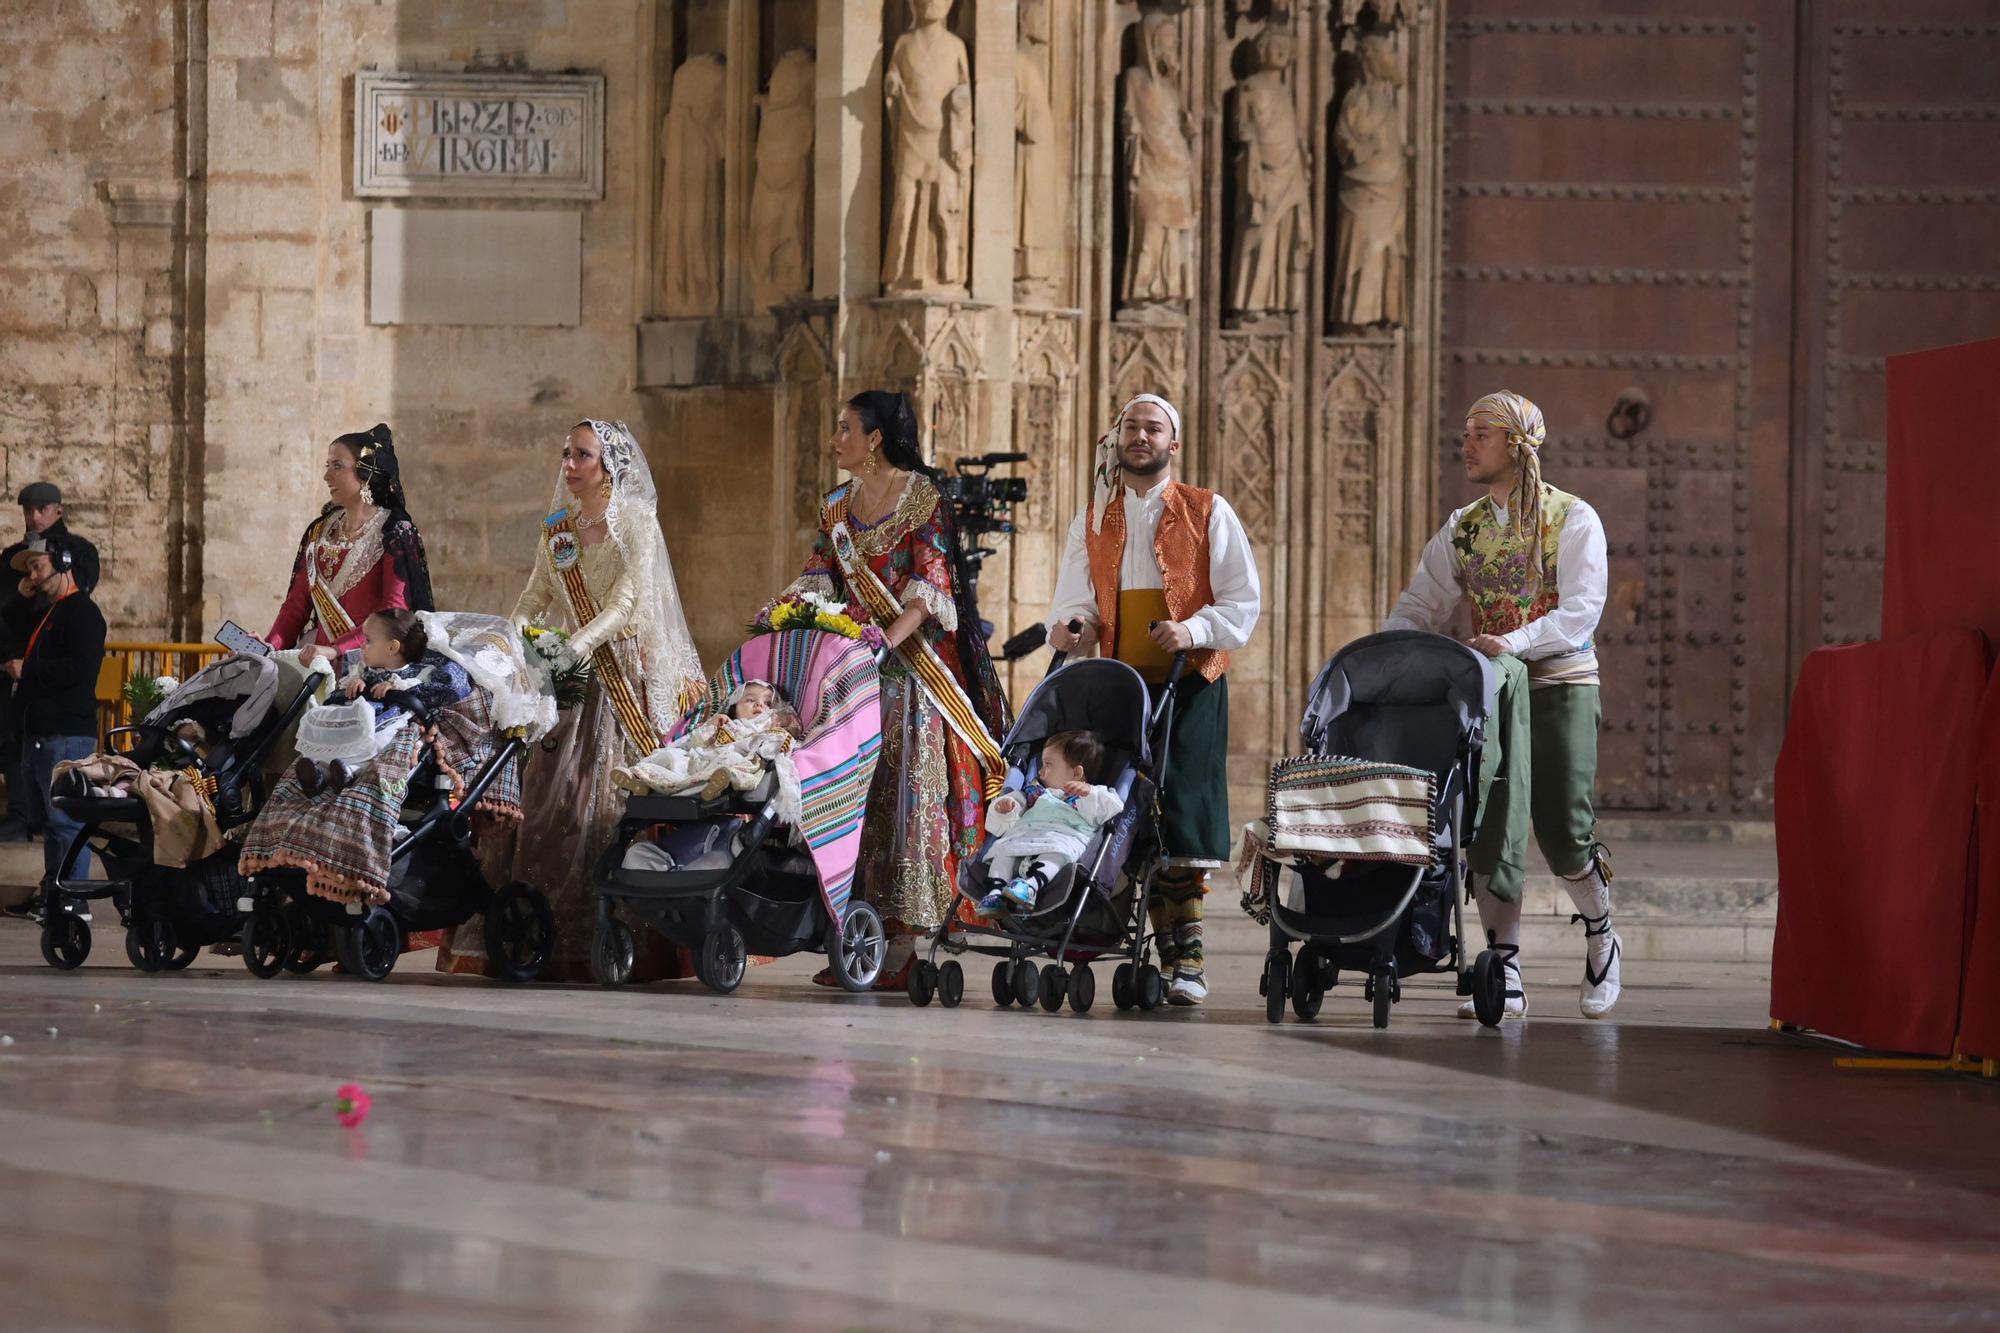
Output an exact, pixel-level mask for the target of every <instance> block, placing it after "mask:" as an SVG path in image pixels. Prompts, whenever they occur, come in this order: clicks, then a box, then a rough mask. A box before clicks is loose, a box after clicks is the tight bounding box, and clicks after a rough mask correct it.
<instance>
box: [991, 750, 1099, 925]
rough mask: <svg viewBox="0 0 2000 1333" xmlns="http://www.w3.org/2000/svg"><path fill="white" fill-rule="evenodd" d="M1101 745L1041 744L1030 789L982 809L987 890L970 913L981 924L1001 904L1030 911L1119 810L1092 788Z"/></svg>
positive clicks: (996, 799) (995, 800) (1003, 796)
mask: <svg viewBox="0 0 2000 1333" xmlns="http://www.w3.org/2000/svg"><path fill="white" fill-rule="evenodd" d="M1103 766H1104V742H1103V741H1102V740H1101V739H1099V738H1098V737H1097V736H1095V735H1093V734H1092V733H1090V732H1088V731H1063V732H1058V733H1057V734H1055V735H1053V736H1051V737H1049V738H1048V740H1046V741H1044V742H1043V743H1042V764H1041V772H1040V773H1039V774H1038V775H1037V777H1038V779H1039V780H1038V781H1036V782H1032V783H1029V784H1028V785H1027V786H1025V787H1024V788H1022V789H1021V790H1019V791H1003V792H1001V793H1000V794H999V795H998V796H996V797H994V798H993V800H992V802H991V803H990V804H988V805H987V807H986V831H987V832H988V833H990V834H993V835H994V840H993V843H992V845H991V847H989V848H988V850H987V856H986V876H987V883H989V884H991V885H992V886H993V887H992V889H991V890H990V891H989V892H988V893H987V894H986V896H985V897H983V898H981V899H980V900H979V904H978V906H977V907H976V908H975V909H974V910H975V911H976V912H977V913H978V915H979V917H980V918H981V919H982V920H991V919H992V918H993V917H995V916H997V915H999V913H1000V910H1001V905H1002V904H1003V903H1006V904H1011V905H1012V906H1014V907H1016V908H1024V909H1025V908H1032V907H1033V906H1034V905H1035V899H1036V897H1037V896H1038V895H1039V894H1040V893H1041V891H1042V890H1043V889H1044V888H1046V887H1047V886H1048V883H1049V881H1050V879H1052V878H1053V877H1054V876H1055V873H1056V872H1057V871H1058V870H1061V869H1062V868H1063V867H1064V866H1066V865H1069V864H1070V863H1071V862H1073V861H1075V860H1076V858H1077V857H1078V856H1079V855H1080V854H1082V852H1083V850H1084V848H1085V847H1086V846H1087V845H1088V844H1089V842H1090V836H1091V835H1092V834H1093V833H1095V832H1096V831H1097V830H1098V829H1100V828H1102V827H1104V825H1106V824H1108V823H1110V822H1111V820H1112V819H1113V818H1115V817H1116V816H1117V814H1118V812H1119V811H1121V810H1123V809H1124V808H1125V799H1124V798H1123V797H1121V796H1120V795H1119V794H1118V793H1117V792H1115V791H1113V790H1111V789H1110V788H1109V787H1100V786H1094V785H1092V784H1093V783H1095V782H1096V780H1097V775H1098V773H1099V772H1100V771H1101V770H1102V768H1103Z"/></svg>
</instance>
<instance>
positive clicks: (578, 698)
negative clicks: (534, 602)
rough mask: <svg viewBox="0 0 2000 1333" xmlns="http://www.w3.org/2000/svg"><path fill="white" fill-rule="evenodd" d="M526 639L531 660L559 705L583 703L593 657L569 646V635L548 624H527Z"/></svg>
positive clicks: (571, 705) (570, 705) (523, 635)
mask: <svg viewBox="0 0 2000 1333" xmlns="http://www.w3.org/2000/svg"><path fill="white" fill-rule="evenodd" d="M521 637H522V639H524V640H525V641H526V642H527V647H528V661H529V662H531V663H533V664H534V666H535V667H536V669H538V670H539V671H540V672H541V673H542V676H543V678H544V679H545V680H546V681H547V684H548V690H549V693H550V694H553V695H555V697H556V707H557V708H574V707H576V706H577V705H578V704H580V703H582V702H583V695H584V691H585V690H586V689H587V688H589V685H590V659H589V658H587V657H581V656H579V655H578V654H577V652H576V650H575V649H574V648H571V647H570V646H569V634H568V633H567V632H566V631H564V630H559V629H550V628H549V627H548V626H546V625H528V626H525V627H524V628H523V629H522V630H521Z"/></svg>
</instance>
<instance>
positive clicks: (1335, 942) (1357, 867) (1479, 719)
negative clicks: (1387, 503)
mask: <svg viewBox="0 0 2000 1333" xmlns="http://www.w3.org/2000/svg"><path fill="white" fill-rule="evenodd" d="M1493 688H1494V672H1493V667H1492V665H1491V663H1489V662H1488V661H1487V660H1486V658H1484V657H1483V656H1481V655H1480V654H1478V653H1476V652H1474V651H1473V650H1472V649H1470V648H1468V647H1466V646H1465V645H1464V644H1462V643H1459V642H1457V641H1456V640H1454V639H1451V638H1448V637H1446V636H1445V635H1442V634H1429V633H1424V632H1422V631H1417V630H1395V631H1391V632H1389V633H1385V634H1375V635H1370V636H1369V637H1367V638H1364V639H1357V640H1356V641H1355V642H1353V643H1351V644H1349V645H1347V647H1345V648H1343V649H1341V650H1340V651H1339V652H1338V653H1335V654H1334V656H1333V659H1332V660H1331V661H1329V662H1328V663H1327V664H1326V666H1325V667H1324V668H1323V669H1322V670H1321V671H1320V673H1319V676H1318V677H1317V678H1316V679H1315V680H1314V681H1313V685H1312V694H1311V698H1310V701H1309V702H1308V703H1307V705H1306V712H1305V717H1304V719H1303V721H1301V723H1300V724H1299V731H1300V734H1301V735H1302V736H1303V737H1304V740H1305V744H1306V750H1307V752H1308V753H1310V754H1315V755H1327V756H1334V755H1339V756H1352V757H1354V758H1357V759H1366V760H1372V761H1376V762H1379V763H1389V764H1400V765H1406V766H1408V767H1410V768H1415V769H1423V770H1425V771H1427V772H1429V773H1430V774H1431V775H1432V778H1433V785H1432V793H1433V798H1434V801H1435V805H1434V808H1433V811H1432V820H1431V833H1432V847H1433V855H1432V857H1431V860H1430V863H1429V864H1427V865H1418V866H1409V865H1404V864H1399V863H1394V862H1383V861H1365V860H1347V861H1344V862H1341V863H1339V864H1338V865H1337V866H1336V865H1331V864H1328V863H1326V862H1325V861H1324V860H1321V859H1314V858H1310V857H1301V858H1295V859H1293V860H1292V861H1291V862H1290V863H1289V864H1288V865H1280V864H1279V863H1278V862H1277V861H1275V860H1270V859H1265V860H1263V861H1262V862H1261V873H1262V874H1263V875H1264V890H1265V892H1264V895H1263V896H1264V898H1265V901H1266V902H1267V903H1268V904H1269V906H1270V913H1271V949H1270V952H1269V954H1267V955H1266V957H1265V961H1264V977H1263V983H1262V986H1261V990H1262V992H1263V995H1264V1005H1265V1017H1266V1018H1268V1019H1269V1020H1270V1021H1271V1022H1273V1023H1275V1022H1277V1021H1278V1020H1279V1018H1280V1017H1281V1016H1282V1014H1283V1013H1284V1007H1285V1000H1286V999H1287V998H1288V997H1289V998H1290V1000H1291V1002H1292V1010H1293V1012H1294V1013H1296V1014H1297V1015H1298V1016H1299V1017H1300V1018H1302V1019H1311V1018H1313V1017H1314V1016H1316V1015H1317V1014H1318V1013H1319V1008H1320V1002H1321V1001H1322V1000H1323V999H1324V998H1325V995H1326V992H1327V990H1328V989H1330V988H1331V987H1333V986H1334V985H1335V984H1336V983H1337V982H1338V980H1339V976H1340V973H1341V972H1342V971H1350V972H1359V973H1361V974H1362V975H1363V977H1364V980H1363V982H1362V994H1363V996H1364V998H1366V999H1368V1000H1369V1001H1371V1002H1372V1003H1373V1006H1374V1021H1375V1026H1376V1027H1378V1028H1386V1027H1387V1026H1389V1010H1390V1006H1391V1005H1393V1004H1395V1002H1396V1001H1397V1000H1399V999H1400V998H1402V978H1404V977H1406V976H1412V975H1416V974H1419V973H1425V972H1445V971H1455V972H1457V973H1458V993H1459V994H1460V995H1470V996H1471V997H1472V1000H1473V1005H1474V1008H1475V1010H1476V1012H1477V1014H1478V1017H1479V1021H1480V1022H1481V1023H1483V1024H1485V1025H1487V1026H1488V1027H1492V1026H1494V1025H1496V1024H1498V1023H1499V1021H1500V1010H1501V1005H1502V1004H1503V1002H1504V996H1503V991H1504V989H1505V986H1506V978H1505V969H1504V968H1503V966H1502V963H1501V959H1500V957H1499V955H1498V954H1496V953H1495V952H1494V951H1493V950H1492V949H1487V950H1483V951H1481V952H1480V953H1479V955H1478V957H1477V958H1476V960H1474V961H1473V962H1472V963H1471V965H1470V966H1469V967H1468V966H1467V964H1466V956H1467V955H1466V950H1465V948H1464V939H1465V926H1464V902H1465V898H1466V892H1465V885H1466V879H1465V857H1466V849H1467V848H1468V847H1469V846H1470V845H1471V843H1472V838H1473V831H1474V830H1475V829H1476V828H1477V826H1478V814H1479V811H1478V800H1479V760H1480V753H1481V750H1482V749H1483V746H1484V743H1485V734H1486V716H1487V710H1488V707H1489V701H1490V700H1491V698H1492V694H1493ZM1293 940H1298V941H1300V945H1301V947H1300V949H1299V953H1298V958H1297V960H1296V961H1294V960H1293V958H1292V957H1291V954H1290V952H1289V945H1290V944H1291V942H1292V941H1293Z"/></svg>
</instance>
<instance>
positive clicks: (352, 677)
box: [292, 606, 472, 796]
mask: <svg viewBox="0 0 2000 1333" xmlns="http://www.w3.org/2000/svg"><path fill="white" fill-rule="evenodd" d="M362 630H363V632H364V633H365V634H366V636H367V637H366V638H365V639H364V640H363V642H362V645H361V661H360V664H359V665H358V666H356V667H355V668H354V669H353V670H352V671H351V672H349V673H348V675H347V678H346V679H344V680H343V681H341V683H340V685H339V686H338V692H339V693H340V694H341V695H342V696H343V697H344V698H345V700H346V702H344V703H337V704H336V703H326V704H320V705H319V706H318V707H316V708H313V709H311V710H309V711H308V712H307V713H306V715H305V718H304V720H303V721H302V722H300V724H299V762H298V764H297V765H296V766H295V767H294V768H293V770H292V773H293V776H294V777H296V778H297V779H298V784H299V789H300V790H301V791H303V792H304V793H305V794H306V795H307V796H317V795H318V794H319V790H320V788H321V786H322V785H324V786H326V787H329V788H330V789H331V790H333V791H339V790H340V789H341V788H342V787H345V786H346V785H347V782H348V779H349V778H351V777H353V776H354V770H353V769H352V768H351V767H350V766H349V761H350V760H352V761H354V762H356V763H358V762H362V761H364V760H367V759H370V758H373V757H374V755H375V753H376V752H377V751H379V750H380V749H381V748H382V746H383V744H385V743H386V741H387V739H388V737H389V736H390V735H391V734H393V732H394V730H395V729H396V728H397V727H399V726H401V725H402V723H403V722H404V721H406V720H407V719H408V718H409V717H411V716H412V715H415V714H430V713H434V712H436V711H437V710H438V709H440V708H443V707H445V706H447V705H449V704H455V703H457V702H458V701H459V700H460V699H463V698H464V697H465V696H466V695H468V694H470V693H472V682H471V680H470V679H469V678H468V677H467V676H466V674H465V670H464V668H463V667H461V666H459V665H458V663H456V662H454V661H452V660H451V658H449V657H447V656H446V655H445V654H443V653H441V652H438V651H436V650H435V649H433V648H432V647H431V646H430V640H429V636H428V635H427V634H426V633H425V632H424V626H423V622H422V619H421V618H420V617H419V615H418V613H417V612H415V611H409V610H405V609H404V608H402V607H400V606H394V607H388V608H385V609H384V610H381V611H377V612H375V613H374V614H373V615H371V616H369V617H368V619H367V620H365V621H363V622H362ZM364 693H365V694H366V695H367V696H368V697H367V700H366V701H364V700H363V699H362V697H361V696H362V695H363V694H364Z"/></svg>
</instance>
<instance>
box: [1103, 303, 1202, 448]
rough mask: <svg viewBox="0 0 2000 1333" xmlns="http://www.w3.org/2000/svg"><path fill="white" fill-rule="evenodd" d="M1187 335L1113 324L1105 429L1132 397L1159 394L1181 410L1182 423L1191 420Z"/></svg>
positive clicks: (1192, 413) (1181, 332) (1181, 331)
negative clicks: (1188, 390)
mask: <svg viewBox="0 0 2000 1333" xmlns="http://www.w3.org/2000/svg"><path fill="white" fill-rule="evenodd" d="M1187 367H1188V351H1187V335H1186V333H1185V332H1184V331H1183V330H1181V329H1178V328H1172V327H1167V328H1147V327H1145V326H1143V325H1142V326H1137V327H1135V326H1132V325H1129V324H1114V325H1112V328H1111V392H1110V393H1109V394H1108V395H1107V397H1106V402H1105V405H1104V412H1105V418H1104V421H1105V425H1106V426H1109V425H1110V424H1111V423H1112V422H1113V421H1115V420H1116V419H1117V417H1118V410H1119V409H1120V408H1122V407H1123V406H1125V404H1126V403H1128V402H1130V401H1131V399H1132V395H1134V394H1139V393H1157V394H1159V395H1161V396H1162V397H1164V398H1166V399H1167V400H1168V401H1169V402H1171V403H1173V404H1174V405H1175V406H1177V407H1179V408H1180V410H1181V418H1182V420H1183V421H1188V420H1192V418H1193V415H1194V404H1193V403H1192V402H1190V401H1189V398H1188V392H1187V389H1188V372H1187Z"/></svg>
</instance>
